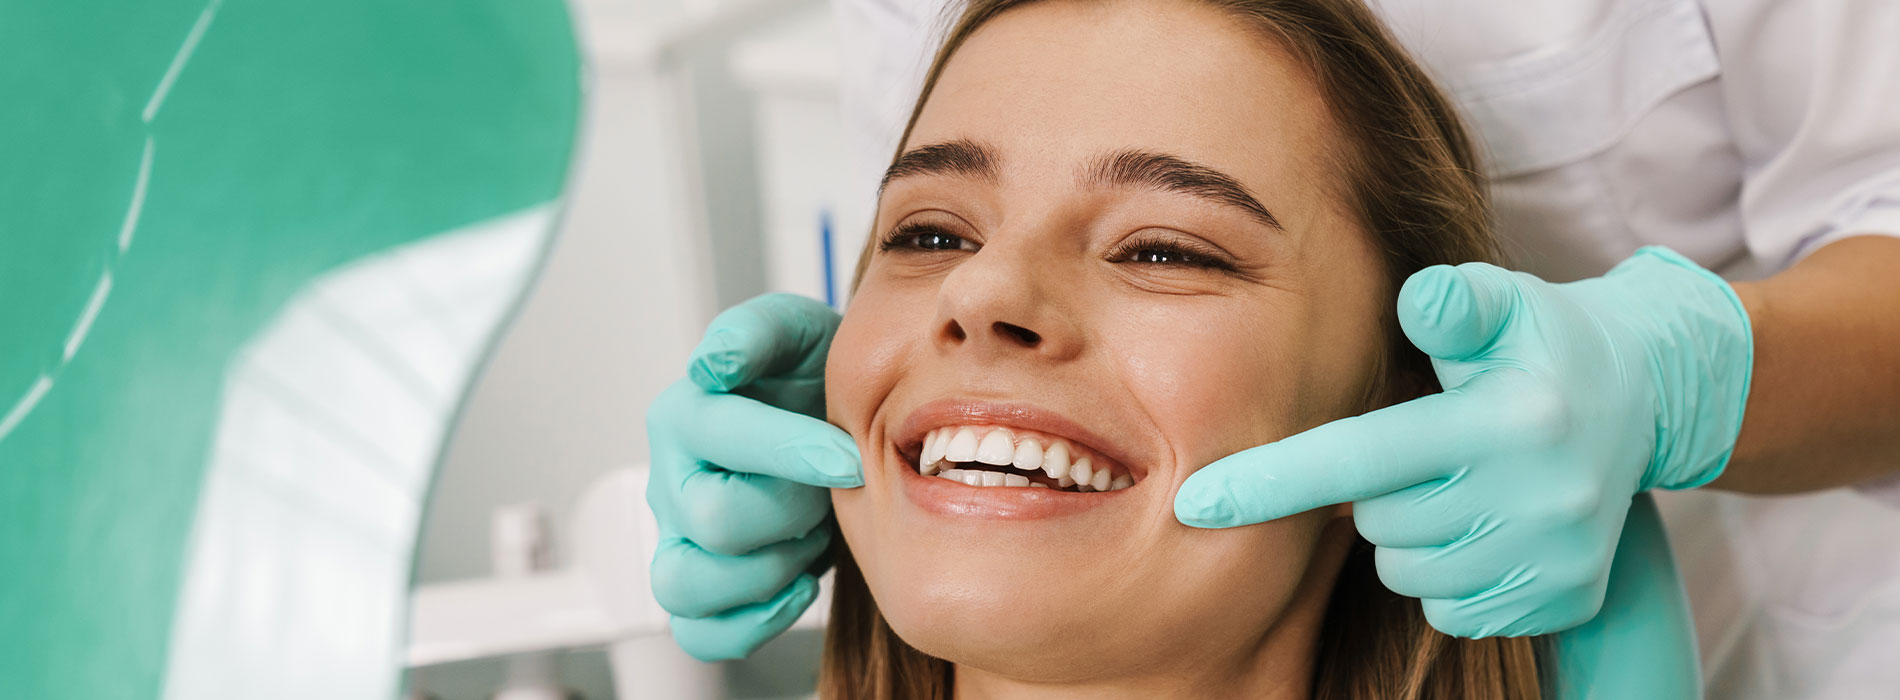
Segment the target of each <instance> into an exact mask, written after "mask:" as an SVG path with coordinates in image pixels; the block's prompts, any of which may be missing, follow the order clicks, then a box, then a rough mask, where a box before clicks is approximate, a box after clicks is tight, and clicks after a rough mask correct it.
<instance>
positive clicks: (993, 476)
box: [934, 468, 1095, 493]
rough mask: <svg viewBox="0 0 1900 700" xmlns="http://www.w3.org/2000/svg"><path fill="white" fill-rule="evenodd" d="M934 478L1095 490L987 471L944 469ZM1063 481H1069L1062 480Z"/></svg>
mask: <svg viewBox="0 0 1900 700" xmlns="http://www.w3.org/2000/svg"><path fill="white" fill-rule="evenodd" d="M934 476H936V477H937V478H939V479H949V480H951V481H955V482H957V483H961V484H966V485H969V486H982V487H987V486H1013V487H1017V488H1037V489H1047V488H1053V489H1054V490H1056V491H1066V492H1070V493H1087V492H1091V491H1094V490H1095V489H1093V488H1090V487H1089V485H1088V484H1076V483H1074V482H1072V481H1071V482H1070V483H1069V484H1062V485H1057V486H1054V487H1051V486H1050V485H1049V484H1045V483H1042V482H1040V481H1033V480H1031V479H1030V478H1029V477H1027V476H1023V475H1021V474H1009V473H1006V472H1000V471H991V470H988V469H957V468H946V469H944V470H943V471H939V472H937V473H936V474H934ZM1063 481H1070V480H1068V479H1064V480H1063Z"/></svg>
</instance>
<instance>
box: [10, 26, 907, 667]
mask: <svg viewBox="0 0 1900 700" xmlns="http://www.w3.org/2000/svg"><path fill="white" fill-rule="evenodd" d="M829 13H830V10H829V8H828V7H827V6H826V5H825V3H824V2H823V0H568V1H565V2H564V1H563V0H456V1H455V2H441V1H440V0H334V1H331V2H324V3H274V2H267V1H264V0H152V1H151V2H140V3H130V4H127V3H119V2H115V1H114V0H74V1H72V2H55V3H48V2H33V1H31V0H0V94H4V95H6V96H7V97H6V100H5V102H6V105H5V106H4V107H0V679H3V680H0V687H4V690H0V696H4V697H9V698H13V697H19V698H87V699H89V700H94V699H97V700H118V699H125V700H132V699H143V698H161V697H162V698H189V699H191V700H217V699H222V698H232V699H236V698H247V699H248V698H259V697H273V698H375V697H398V696H400V695H402V694H404V693H407V694H409V695H410V696H411V697H416V698H422V697H436V698H442V699H443V700H464V699H468V700H473V699H477V698H491V697H494V698H504V699H506V700H543V699H551V698H565V697H572V696H573V695H571V693H578V695H579V696H580V697H585V698H590V699H601V698H612V697H621V698H696V697H704V698H722V697H735V698H768V697H803V696H806V695H808V694H809V693H810V692H811V689H812V688H813V684H814V681H815V674H816V666H815V662H816V658H817V651H818V649H817V646H816V645H817V641H818V631H817V630H818V628H819V627H818V624H819V623H818V621H817V620H816V619H811V620H806V621H805V622H804V623H802V624H801V626H800V628H799V629H798V630H797V631H795V632H793V633H791V634H788V635H787V636H786V637H784V638H782V639H781V640H779V641H777V642H775V643H774V644H773V645H772V646H771V647H768V648H767V649H765V650H763V651H762V652H760V653H759V654H757V655H756V656H755V657H754V658H753V659H751V660H748V661H746V662H742V663H732V664H723V665H708V664H701V663H699V662H697V661H693V660H691V659H689V658H687V657H685V656H684V655H683V654H682V653H681V652H679V651H678V649H677V648H676V647H674V646H673V644H672V641H671V640H670V639H669V638H667V636H666V634H665V628H664V623H665V616H664V614H663V613H662V612H661V611H660V610H659V609H658V608H657V606H656V605H655V604H654V603H653V601H652V597H651V595H650V594H649V593H648V592H647V588H646V570H647V562H648V560H649V558H650V555H651V550H652V546H653V540H654V534H653V523H652V517H651V515H650V513H649V512H648V511H647V508H646V505H645V501H644V496H643V489H644V479H645V476H644V462H645V461H646V459H647V444H646V439H645V431H644V413H645V409H646V406H647V405H648V403H650V402H651V401H652V400H653V398H654V397H655V396H656V395H657V394H658V393H659V392H660V390H661V389H662V387H664V386H665V385H666V384H668V383H669V382H671V381H673V380H675V379H676V378H678V377H681V376H683V370H684V369H685V366H684V363H685V359H686V357H687V354H688V351H689V350H690V349H691V347H692V344H693V342H694V340H695V339H696V338H697V337H698V336H699V334H700V331H701V329H703V328H704V327H705V325H706V324H707V323H708V322H709V321H710V320H711V318H712V316H713V315H714V313H715V311H716V310H718V309H721V308H724V307H726V306H730V305H732V304H734V303H736V302H739V301H741V300H743V299H745V298H748V297H751V296H753V295H756V294H760V293H764V292H768V291H789V292H796V293H800V294H804V295H808V296H811V297H815V298H818V299H827V300H833V301H834V302H835V301H836V300H837V299H838V296H839V294H840V293H841V292H842V290H843V287H844V285H845V284H846V280H845V279H844V274H843V271H848V270H849V269H850V268H851V266H852V264H853V263H854V261H855V257H856V252H857V249H858V248H859V246H860V245H861V244H862V242H863V239H864V230H865V229H866V228H867V227H868V211H869V208H870V205H871V199H872V196H873V191H872V189H873V188H874V187H875V175H874V174H873V175H866V173H867V172H869V173H875V172H876V170H875V168H869V169H867V167H866V164H862V163H852V162H850V156H849V155H848V153H849V152H850V149H848V148H847V146H846V143H845V134H846V133H847V129H846V126H845V125H844V124H843V123H841V118H840V113H841V112H840V109H839V107H838V104H837V103H838V95H837V90H836V87H835V86H836V84H837V83H838V76H839V72H840V71H841V70H844V69H845V68H844V66H845V65H846V64H847V63H848V62H847V61H845V60H843V59H842V58H841V57H840V56H839V55H838V53H837V42H836V41H834V30H833V22H832V18H831V16H830V14H829ZM919 60H922V57H921V56H920V57H919ZM824 607H826V605H825V603H824V602H823V601H821V602H820V603H819V604H817V605H815V606H814V610H815V611H816V610H822V609H823V608H824Z"/></svg>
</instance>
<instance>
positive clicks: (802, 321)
mask: <svg viewBox="0 0 1900 700" xmlns="http://www.w3.org/2000/svg"><path fill="white" fill-rule="evenodd" d="M838 321H839V316H838V312H836V311H833V310H832V309H831V307H829V306H825V305H824V304H823V303H821V302H819V301H817V300H814V299H807V298H805V297H801V296H798V295H796V294H767V295H764V296H759V297H754V298H752V299H749V300H747V301H745V302H744V303H741V304H739V305H738V306H734V307H732V308H730V309H726V310H725V311H723V312H721V313H720V314H719V315H718V316H716V317H714V318H713V322H712V324H711V325H709V326H707V328H706V336H705V337H704V338H701V339H700V341H699V346H698V347H695V348H693V356H692V359H691V361H690V362H689V363H688V367H687V376H689V377H691V378H692V380H693V383H694V384H697V385H699V387H700V388H701V389H705V390H707V391H732V390H733V389H737V388H739V387H742V386H746V385H748V384H751V383H753V382H756V381H758V380H760V379H763V378H766V377H770V376H774V375H784V376H787V377H793V376H807V377H815V378H819V379H822V378H823V376H824V370H825V355H826V354H827V353H829V352H830V351H831V337H832V335H833V334H835V333H836V332H837V331H838Z"/></svg>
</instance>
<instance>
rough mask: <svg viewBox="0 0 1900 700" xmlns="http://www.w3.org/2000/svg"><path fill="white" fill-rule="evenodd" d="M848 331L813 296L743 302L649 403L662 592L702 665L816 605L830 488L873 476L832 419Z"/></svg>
mask: <svg viewBox="0 0 1900 700" xmlns="http://www.w3.org/2000/svg"><path fill="white" fill-rule="evenodd" d="M837 328H838V314H837V313H836V312H834V311H832V310H831V309H830V308H829V307H826V306H825V305H824V304H820V303H818V302H816V301H812V300H810V299H805V298H803V297H797V296H792V295H786V294H774V295H767V296H762V297H758V298H756V299H753V300H751V301H747V302H745V303H743V304H740V305H738V306H735V307H733V308H731V309H728V310H726V311H725V312H724V313H721V314H720V315H719V317H718V318H715V319H713V323H712V326H711V327H709V328H708V329H707V331H706V336H705V338H704V339H703V340H701V341H700V343H699V347H698V348H696V349H694V350H693V358H692V362H691V365H690V369H689V371H688V377H687V378H686V379H682V380H680V381H679V382H678V383H676V384H674V385H673V386H672V387H669V388H668V389H667V390H666V391H665V392H663V393H662V394H661V395H660V397H659V399H658V400H655V401H654V402H653V405H652V406H651V407H650V408H648V409H647V439H648V441H649V443H650V444H651V445H652V453H653V466H652V470H653V471H652V475H651V477H650V479H649V480H648V485H647V502H648V503H649V504H650V505H651V506H652V507H653V513H654V515H655V516H657V517H658V519H659V525H660V536H661V541H660V546H659V550H658V551H657V552H656V553H655V555H654V557H653V568H652V581H653V595H654V597H655V598H657V599H658V600H659V603H660V606H661V607H663V608H665V609H666V610H667V611H668V612H670V613H672V614H673V619H672V631H673V638H674V640H675V641H677V642H678V643H679V645H680V648H682V649H685V650H686V652H687V653H689V654H692V655H693V656H696V657H699V658H700V659H702V660H706V661H715V660H720V659H736V658H741V657H744V656H746V655H748V654H751V653H752V651H753V650H755V649H757V648H758V647H759V645H761V644H764V643H765V642H766V641H767V640H769V639H771V638H773V637H776V636H778V635H779V633H781V632H784V631H785V629H786V628H787V627H790V626H791V624H792V622H794V621H795V620H797V619H798V616H799V614H800V613H803V612H804V611H805V608H807V607H809V606H810V605H811V602H812V600H813V598H814V597H815V596H816V595H817V593H818V580H817V578H816V576H817V574H818V573H820V572H821V571H822V569H823V566H824V563H823V562H822V561H820V557H821V556H823V555H824V553H825V549H826V547H827V546H828V545H829V544H830V543H831V539H832V526H831V525H830V522H829V520H828V516H829V515H830V514H831V497H830V494H829V493H828V492H827V491H826V490H825V489H826V488H849V487H856V486H860V485H862V484H863V474H862V468H861V467H860V466H859V461H858V451H857V445H856V443H854V442H853V441H852V440H851V436H849V435H847V434H845V433H844V431H841V430H839V429H837V428H836V427H833V426H831V425H830V424H827V423H825V421H824V420H823V416H824V400H825V370H824V367H825V354H826V352H827V351H828V350H829V348H830V347H831V337H832V334H833V333H834V332H835V331H836V330H837Z"/></svg>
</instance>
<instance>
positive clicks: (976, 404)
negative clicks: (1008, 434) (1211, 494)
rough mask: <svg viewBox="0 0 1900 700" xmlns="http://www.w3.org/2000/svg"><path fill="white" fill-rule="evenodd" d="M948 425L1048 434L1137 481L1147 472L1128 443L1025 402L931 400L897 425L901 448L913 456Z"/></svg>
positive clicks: (896, 436)
mask: <svg viewBox="0 0 1900 700" xmlns="http://www.w3.org/2000/svg"><path fill="white" fill-rule="evenodd" d="M947 425H996V426H1002V427H1005V428H1023V429H1025V430H1034V431H1036V432H1040V433H1048V434H1050V435H1054V436H1056V437H1060V438H1063V439H1065V440H1068V441H1070V442H1074V443H1076V444H1078V445H1080V446H1082V447H1084V448H1087V449H1088V450H1091V451H1093V452H1094V453H1095V454H1097V455H1100V456H1102V457H1106V458H1108V459H1109V460H1110V461H1113V462H1116V463H1117V464H1119V465H1120V466H1121V467H1122V469H1124V470H1126V471H1127V473H1128V474H1129V475H1130V476H1133V477H1134V479H1135V480H1136V481H1141V480H1142V478H1144V477H1146V476H1147V474H1148V465H1147V464H1146V463H1145V462H1144V461H1142V460H1139V459H1136V458H1135V457H1134V456H1133V455H1130V454H1129V453H1128V451H1127V447H1126V446H1125V445H1121V444H1119V443H1116V442H1113V441H1110V440H1109V439H1107V438H1105V437H1102V436H1101V435H1100V434H1098V433H1096V432H1095V431H1092V430H1089V429H1088V428H1084V427H1082V425H1081V424H1080V423H1077V422H1075V421H1073V420H1070V419H1069V417H1067V416H1064V415H1062V414H1060V413H1057V412H1055V411H1053V410H1050V409H1047V408H1043V407H1040V406H1036V405H1032V404H1026V403H1013V402H1011V403H1002V402H994V401H980V400H975V399H955V398H952V399H938V400H936V401H931V402H929V403H926V404H924V405H922V406H919V407H917V409H916V410H913V411H911V412H910V416H909V417H907V418H905V419H904V423H903V425H902V426H901V427H899V428H898V430H897V432H896V433H895V436H894V437H895V441H896V444H897V449H898V451H900V452H902V453H904V454H905V455H906V456H910V457H913V458H914V457H915V456H916V454H915V453H916V452H917V449H916V448H917V447H918V446H920V445H921V444H922V443H923V441H924V434H925V433H928V432H930V431H932V430H936V429H937V428H941V427H944V426H947Z"/></svg>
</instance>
